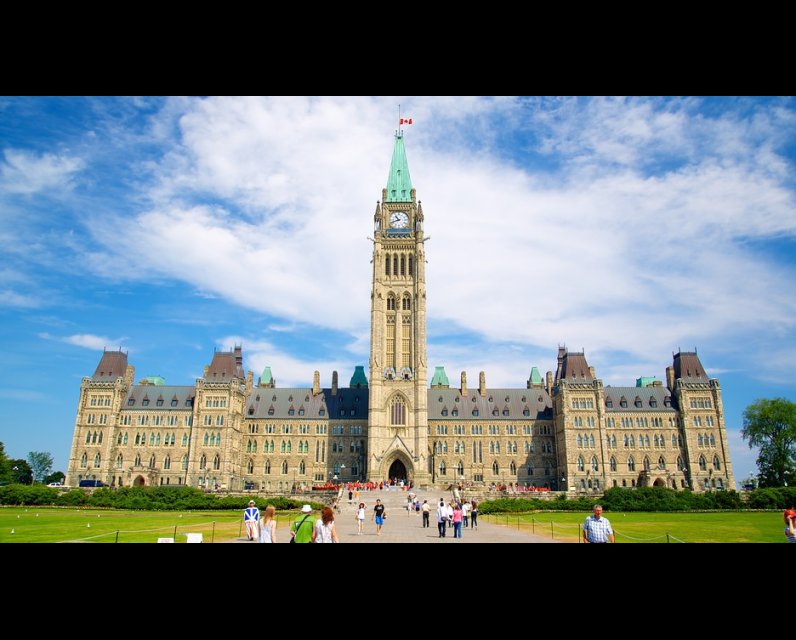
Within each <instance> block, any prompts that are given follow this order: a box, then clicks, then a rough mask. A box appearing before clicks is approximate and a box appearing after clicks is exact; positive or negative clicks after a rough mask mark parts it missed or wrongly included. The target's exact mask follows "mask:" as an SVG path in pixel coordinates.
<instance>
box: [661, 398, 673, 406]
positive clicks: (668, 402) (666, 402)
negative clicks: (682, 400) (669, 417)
mask: <svg viewBox="0 0 796 640" xmlns="http://www.w3.org/2000/svg"><path fill="white" fill-rule="evenodd" d="M663 404H664V406H666V407H671V406H672V397H671V396H666V397H665V398H664V399H663Z"/></svg>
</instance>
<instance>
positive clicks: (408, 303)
mask: <svg viewBox="0 0 796 640" xmlns="http://www.w3.org/2000/svg"><path fill="white" fill-rule="evenodd" d="M401 307H402V309H403V310H404V311H410V310H411V308H412V299H411V298H410V297H409V294H406V295H405V296H404V297H403V300H402V303H401Z"/></svg>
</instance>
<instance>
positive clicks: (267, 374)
mask: <svg viewBox="0 0 796 640" xmlns="http://www.w3.org/2000/svg"><path fill="white" fill-rule="evenodd" d="M258 385H259V386H261V387H273V386H274V377H273V376H272V375H271V367H266V368H265V369H263V372H262V375H260V381H259V382H258Z"/></svg>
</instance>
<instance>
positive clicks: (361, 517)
mask: <svg viewBox="0 0 796 640" xmlns="http://www.w3.org/2000/svg"><path fill="white" fill-rule="evenodd" d="M364 528H365V503H364V502H360V503H359V507H357V535H358V536H361V535H362V531H363V530H364Z"/></svg>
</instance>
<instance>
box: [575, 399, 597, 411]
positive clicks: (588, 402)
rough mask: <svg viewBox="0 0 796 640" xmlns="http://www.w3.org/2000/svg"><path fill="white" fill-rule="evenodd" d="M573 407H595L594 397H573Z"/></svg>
mask: <svg viewBox="0 0 796 640" xmlns="http://www.w3.org/2000/svg"><path fill="white" fill-rule="evenodd" d="M572 408H573V409H594V400H593V399H592V398H572Z"/></svg>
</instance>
